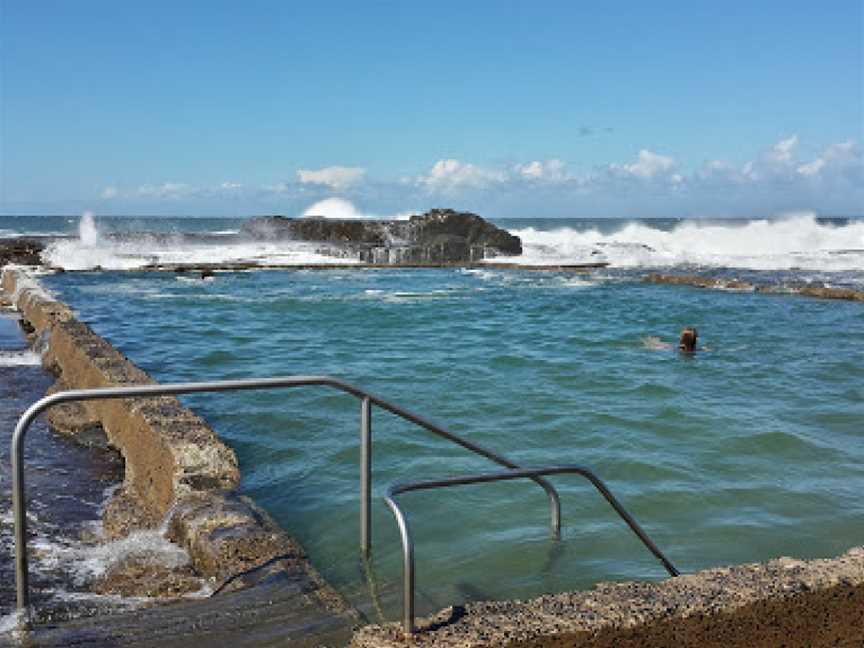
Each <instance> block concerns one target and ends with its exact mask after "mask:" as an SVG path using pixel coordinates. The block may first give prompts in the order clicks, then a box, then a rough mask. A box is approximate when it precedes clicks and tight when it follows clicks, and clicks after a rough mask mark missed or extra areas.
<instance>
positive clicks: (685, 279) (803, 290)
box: [644, 273, 864, 301]
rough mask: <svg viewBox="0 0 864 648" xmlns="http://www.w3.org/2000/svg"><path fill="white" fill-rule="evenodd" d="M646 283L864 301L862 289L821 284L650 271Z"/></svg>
mask: <svg viewBox="0 0 864 648" xmlns="http://www.w3.org/2000/svg"><path fill="white" fill-rule="evenodd" d="M644 281H645V282H646V283H653V284H668V285H675V286H692V287H694V288H706V289H709V290H730V291H739V292H758V293H765V294H773V295H789V294H791V295H803V296H805V297H816V298H817V299H840V300H846V301H864V290H855V289H854V288H832V287H829V286H823V285H795V286H782V285H767V284H754V283H750V282H748V281H741V280H739V279H721V278H714V277H702V276H699V275H677V274H657V273H652V274H649V275H647V276H646V277H645V278H644Z"/></svg>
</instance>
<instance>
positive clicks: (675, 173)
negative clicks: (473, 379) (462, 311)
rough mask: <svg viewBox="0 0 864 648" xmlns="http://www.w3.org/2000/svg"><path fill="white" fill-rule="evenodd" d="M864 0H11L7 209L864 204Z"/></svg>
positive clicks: (0, 183) (292, 210) (0, 51)
mask: <svg viewBox="0 0 864 648" xmlns="http://www.w3.org/2000/svg"><path fill="white" fill-rule="evenodd" d="M862 6H864V3H862V2H861V1H860V0H854V1H846V0H832V1H831V2H826V3H816V2H812V0H808V1H806V2H799V1H798V0H784V1H782V2H773V1H769V0H764V1H760V2H752V1H748V2H743V1H738V0H729V1H727V2H723V3H717V2H707V1H704V2H693V1H692V0H690V1H689V2H671V1H670V2H666V1H662V0H659V1H658V2H616V1H614V0H612V1H609V2H604V3H582V2H572V1H568V2H551V1H549V2H543V1H540V0H537V1H535V2H527V1H526V2H509V1H506V0H498V1H494V2H485V1H480V0H475V1H472V2H464V1H460V2H449V1H446V0H442V1H436V2H434V3H420V2H404V1H402V2H383V1H375V0H365V1H363V2H326V1H323V0H322V1H321V2H317V3H306V2H281V1H277V0H271V1H266V2H265V1H262V0H245V1H244V2H237V1H236V0H231V1H222V0H208V1H206V2H205V1H203V0H201V1H195V0H187V1H185V2H163V1H161V0H148V1H147V2H116V0H112V1H110V2H109V1H102V0H80V1H77V2H72V1H71V0H69V1H57V0H54V1H52V0H44V1H40V2H32V1H30V0H0V214H76V213H80V212H81V211H83V210H90V211H93V212H94V213H96V214H97V215H111V214H128V215H190V216H223V215H224V216H246V215H255V214H271V213H280V214H285V215H289V216H293V215H300V214H303V213H304V212H306V211H307V210H309V209H310V208H311V207H313V206H314V207H315V209H313V211H315V210H316V209H317V210H318V211H320V210H322V209H324V210H326V209H332V210H335V211H336V212H340V213H338V214H335V215H349V216H350V215H370V216H379V217H386V216H389V215H395V214H403V213H406V212H412V213H416V212H422V211H425V210H427V209H429V208H432V207H452V208H455V209H466V210H471V211H475V212H477V213H479V214H481V215H483V216H488V217H491V218H506V217H595V218H596V217H607V216H608V217H619V218H620V217H625V218H630V217H682V216H684V217H700V216H707V217H723V216H738V217H753V216H771V215H774V214H778V213H782V212H786V211H802V210H812V211H815V212H817V213H819V214H822V215H838V216H843V215H864V162H862V147H864V46H862V42H864V15H862V11H864V10H862ZM321 201H327V202H324V203H323V205H322V203H321Z"/></svg>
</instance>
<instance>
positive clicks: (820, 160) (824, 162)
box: [797, 139, 861, 177]
mask: <svg viewBox="0 0 864 648" xmlns="http://www.w3.org/2000/svg"><path fill="white" fill-rule="evenodd" d="M860 159H861V150H860V148H859V147H858V145H857V143H856V142H855V140H851V139H850V140H846V141H845V142H840V143H838V144H832V145H831V146H829V147H828V148H826V149H825V150H824V151H823V152H822V155H820V156H819V157H817V158H816V159H815V160H813V161H812V162H808V163H806V164H802V165H800V166H799V167H798V169H797V171H798V173H800V174H801V175H803V176H809V177H813V176H818V175H820V174H821V173H822V172H823V170H825V168H826V167H828V166H829V165H830V166H835V167H837V166H841V167H843V166H848V165H850V164H855V163H856V162H859V161H860Z"/></svg>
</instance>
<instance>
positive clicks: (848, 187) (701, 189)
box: [95, 134, 864, 217]
mask: <svg viewBox="0 0 864 648" xmlns="http://www.w3.org/2000/svg"><path fill="white" fill-rule="evenodd" d="M800 147H801V143H800V141H799V138H798V136H797V135H795V134H791V135H788V136H785V137H783V138H780V139H779V140H778V141H777V142H775V143H773V144H770V145H768V146H766V147H764V148H763V149H762V150H759V151H756V152H755V153H754V155H753V156H752V157H751V159H749V160H747V161H746V162H743V163H740V162H739V163H737V164H736V163H734V162H731V161H728V160H724V159H721V158H715V159H708V160H706V161H704V162H702V163H701V164H699V165H696V166H695V167H694V166H693V165H692V164H691V165H689V167H688V166H687V165H685V164H684V163H683V162H682V161H680V160H678V159H676V157H675V156H674V154H673V153H672V152H670V151H658V150H650V149H647V148H641V149H639V150H638V151H636V152H634V154H633V157H632V158H630V159H625V160H620V161H614V162H609V163H606V164H599V165H596V166H594V167H592V168H589V169H584V168H583V169H579V168H571V167H570V166H569V165H568V164H567V162H566V161H564V159H563V157H560V156H557V157H550V158H547V159H535V160H526V161H520V162H515V163H514V162H510V163H505V164H498V165H484V164H480V163H476V162H474V161H467V160H459V159H455V158H444V159H440V160H436V161H434V162H431V164H430V165H429V166H428V167H427V170H426V171H422V172H420V173H417V174H415V175H409V176H404V177H402V178H401V179H387V178H384V179H382V178H374V177H369V176H368V175H367V173H366V169H365V168H362V167H349V166H328V167H324V168H320V169H297V170H296V171H295V172H294V174H293V179H286V180H282V181H278V182H274V183H269V184H258V185H256V184H254V183H250V182H241V181H235V180H229V181H224V182H221V183H217V184H215V185H212V186H196V185H193V184H191V183H186V182H181V181H177V180H170V181H166V182H163V183H161V184H142V185H140V186H138V187H132V188H123V187H119V186H117V185H115V184H110V185H107V184H106V185H105V186H103V187H102V188H101V189H100V190H98V191H97V193H96V196H95V198H96V199H98V200H99V201H101V203H103V207H105V209H103V211H108V210H110V209H111V207H112V206H116V208H118V209H119V208H121V207H122V208H125V209H127V210H133V211H134V210H135V209H140V210H142V211H147V212H148V213H153V212H154V210H156V211H158V209H159V206H160V205H163V206H164V207H165V209H166V210H169V209H173V213H177V210H178V208H179V207H180V206H185V207H186V208H187V209H188V210H189V211H206V210H211V211H217V212H218V210H219V206H224V205H227V204H231V205H233V209H235V210H238V211H239V210H242V212H243V213H261V212H265V213H272V212H279V213H286V214H290V215H301V214H302V213H303V210H304V209H305V207H306V206H308V205H309V204H311V203H319V204H323V206H325V207H327V209H328V210H329V211H332V212H334V213H339V212H342V213H346V212H345V205H344V204H340V203H338V202H329V203H322V202H321V201H327V200H332V199H336V198H339V197H341V198H343V199H345V200H349V201H351V202H353V203H355V204H359V205H361V212H358V213H357V214H346V217H361V216H362V214H370V213H371V214H375V213H384V214H392V213H396V212H401V211H406V207H412V208H413V207H418V206H421V207H422V208H423V209H425V208H428V207H433V206H454V207H459V208H465V209H473V210H475V211H478V212H480V213H484V214H489V215H497V216H546V215H548V216H593V217H599V216H670V217H673V216H699V215H706V216H722V215H729V216H751V215H759V214H764V213H766V212H772V211H778V210H790V209H806V210H815V211H819V212H823V213H832V214H848V215H862V213H864V164H862V150H861V146H860V144H859V143H858V142H857V141H855V140H853V139H848V140H845V141H841V142H835V143H831V144H828V145H825V146H823V147H821V150H819V149H817V150H818V151H819V152H818V153H817V154H815V155H813V154H811V155H810V156H809V157H808V156H802V155H801V154H800V152H799V151H800ZM811 150H813V149H811ZM288 178H291V175H290V174H289V175H288ZM334 194H337V195H334ZM420 211H422V209H421V210H420Z"/></svg>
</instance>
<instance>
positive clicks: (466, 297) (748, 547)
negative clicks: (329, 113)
mask: <svg viewBox="0 0 864 648" xmlns="http://www.w3.org/2000/svg"><path fill="white" fill-rule="evenodd" d="M667 229H668V228H667ZM716 271H717V272H719V273H723V272H729V269H728V268H725V267H721V266H718V267H717V268H716ZM736 272H739V271H736ZM740 272H745V270H742V271H740ZM740 272H739V274H740ZM746 272H747V273H749V276H751V278H756V279H761V280H765V281H772V282H773V281H775V280H778V279H781V280H786V279H790V277H791V278H792V279H795V280H801V279H802V278H803V279H806V277H805V275H806V276H808V277H809V276H812V275H813V274H818V273H822V274H819V277H820V278H821V279H822V280H825V279H827V280H828V282H829V283H830V282H831V281H832V280H834V281H835V282H836V283H851V284H857V283H858V282H860V277H861V270H860V268H858V269H857V270H856V268H855V267H854V265H853V267H851V268H849V267H847V268H843V269H841V270H836V271H835V272H837V274H831V273H830V272H827V273H826V272H825V269H824V268H823V269H821V270H818V269H813V270H807V271H795V270H788V269H786V270H784V269H783V267H778V268H775V269H774V270H773V271H772V273H766V271H765V270H760V269H759V267H758V266H756V267H753V265H752V264H751V266H750V267H749V269H747V270H746ZM784 273H785V274H784ZM790 273H791V274H790ZM44 283H45V284H46V285H47V286H48V287H49V288H50V289H52V290H54V291H55V292H56V293H57V294H58V296H59V297H60V298H61V299H63V300H65V301H67V302H68V303H69V304H71V305H72V306H73V307H74V308H75V309H76V311H77V313H78V314H79V316H80V317H81V318H82V319H84V320H85V321H87V322H88V323H90V324H91V326H93V328H94V329H95V330H96V331H97V332H98V333H100V334H101V335H103V336H105V337H106V338H108V339H109V340H110V341H111V342H112V343H114V344H115V345H116V346H117V347H118V348H119V349H120V350H121V351H123V352H124V353H125V354H126V355H128V356H129V357H130V358H132V359H133V360H134V361H135V362H136V363H137V364H139V365H140V366H141V367H143V368H144V369H146V370H147V371H149V372H150V373H151V374H152V375H153V376H154V377H155V378H157V379H158V380H160V381H182V380H200V379H222V378H240V377H253V376H272V375H284V374H309V373H315V374H319V373H326V374H332V375H335V376H338V377H340V378H344V379H346V380H348V381H351V382H354V383H356V384H358V385H361V386H363V387H365V388H368V389H369V390H371V391H373V392H375V393H377V394H379V395H381V396H383V397H385V398H388V399H390V400H393V401H395V402H398V403H400V404H402V405H404V406H406V407H408V408H409V409H412V410H414V411H416V412H417V413H419V414H421V415H423V416H426V417H428V418H431V419H432V420H434V421H436V422H439V423H441V424H443V425H444V426H445V427H448V428H449V429H451V430H452V431H453V432H456V433H458V434H461V435H464V436H466V437H468V438H470V439H471V440H473V441H475V442H477V443H480V444H482V445H485V446H487V447H489V448H491V449H493V450H495V451H498V452H500V453H503V454H504V455H506V456H508V457H509V458H511V459H513V460H515V461H517V462H519V463H521V464H524V465H529V466H543V465H549V464H559V463H580V464H585V465H587V466H589V467H591V468H593V469H594V470H596V472H597V473H598V474H599V475H600V476H601V478H603V479H604V480H605V481H606V482H607V484H608V485H609V486H610V488H611V489H612V490H613V492H615V493H616V495H618V496H619V498H620V499H621V500H622V502H623V503H624V505H625V506H626V507H627V508H628V509H629V510H630V511H631V512H632V513H633V515H634V516H635V517H636V518H637V520H639V521H640V522H641V523H642V525H643V526H644V528H645V529H646V530H647V531H648V533H649V534H650V535H651V536H652V537H653V539H654V540H655V541H656V542H657V544H658V545H659V546H660V547H661V548H662V549H663V550H664V551H665V552H666V553H667V555H668V556H669V558H670V559H671V560H672V561H673V562H674V563H675V564H676V565H677V566H678V567H679V568H680V569H681V570H683V571H694V570H697V569H701V568H703V567H709V566H713V565H722V564H729V563H740V562H747V561H756V560H763V559H767V558H770V557H774V556H779V555H793V556H798V557H817V556H832V555H835V554H837V553H840V552H842V551H844V550H845V549H847V548H849V547H850V546H853V545H856V544H861V542H862V535H861V530H862V528H864V503H862V499H861V497H860V494H861V492H864V425H862V421H864V362H862V361H864V304H861V303H855V302H840V301H820V300H814V299H809V298H803V297H795V296H786V295H764V294H754V293H737V292H718V291H704V290H698V289H691V288H682V287H667V286H656V285H648V284H644V283H642V282H641V273H640V272H639V271H638V270H616V269H610V270H604V271H601V272H600V273H595V274H589V275H584V276H583V275H571V274H561V273H545V272H544V273H536V272H529V271H496V270H470V271H466V270H457V269H453V270H398V269H393V270H376V271H363V270H350V269H346V270H342V271H333V270H327V271H324V270H321V271H269V272H251V273H224V274H218V275H217V276H216V278H215V279H213V280H207V281H201V280H198V279H195V278H192V277H186V276H182V275H173V274H159V275H155V274H134V273H92V274H90V273H83V274H65V275H56V276H51V277H46V278H44ZM685 325H695V326H697V327H698V328H699V331H700V343H701V344H704V345H707V347H708V348H709V349H710V350H708V351H704V352H700V353H697V354H695V355H694V356H692V357H687V356H683V355H680V354H678V353H676V352H673V351H664V350H655V349H654V348H652V346H653V345H652V344H651V343H650V342H646V341H645V340H644V338H647V337H650V336H656V337H659V338H661V339H663V340H665V341H667V342H673V341H675V339H676V335H677V333H678V331H679V330H680V329H681V328H682V327H683V326H685ZM187 402H188V403H189V404H191V405H192V406H193V408H194V409H195V410H196V411H198V412H199V413H201V414H202V415H203V416H204V417H205V418H206V419H207V420H208V421H209V422H210V423H211V425H212V426H213V427H214V428H215V429H216V430H217V431H218V433H219V434H220V436H221V437H222V438H223V439H225V440H226V441H227V442H228V443H229V444H230V445H231V446H232V447H233V448H234V449H235V450H236V451H237V454H238V456H239V458H240V463H241V469H242V474H243V484H242V487H243V489H244V490H245V492H247V493H248V494H250V495H251V496H253V497H254V498H255V500H256V501H258V502H259V503H261V504H262V505H263V506H264V507H265V508H267V509H268V510H269V511H270V512H271V513H272V514H273V515H274V516H275V517H276V519H277V520H278V521H279V522H280V523H281V524H282V525H283V526H284V527H285V528H286V529H288V530H289V531H290V532H291V533H292V534H293V535H295V536H296V537H297V538H298V539H299V540H300V541H301V542H302V544H303V545H304V546H305V547H306V549H307V550H308V552H309V554H310V556H311V558H312V560H313V562H314V564H315V565H316V566H317V567H318V568H319V569H320V570H321V571H322V573H323V574H324V576H325V577H326V578H327V579H329V580H330V581H331V582H332V583H333V584H335V585H336V586H337V587H339V588H340V589H342V590H343V591H344V592H345V593H346V594H347V595H348V596H349V597H350V598H351V600H352V602H354V603H355V604H357V605H358V606H360V607H362V608H363V609H364V610H365V611H366V612H367V614H369V616H370V618H372V619H375V618H376V615H377V612H376V611H375V610H376V606H375V604H374V603H373V602H372V601H371V600H370V597H369V596H368V594H367V590H366V586H365V585H364V584H363V570H362V568H361V565H360V562H359V560H358V542H359V528H358V526H359V525H358V518H359V509H358V471H359V469H358V427H359V405H358V403H357V401H356V400H354V399H353V398H352V397H350V396H346V395H342V394H338V393H335V392H331V391H327V390H325V389H322V388H303V389H298V390H293V391H280V392H266V393H261V392H259V393H244V394H220V395H213V396H199V397H195V398H189V399H187ZM373 428H374V433H373V436H374V491H373V492H374V510H373V524H374V541H373V542H374V569H373V574H374V577H375V582H376V584H377V589H378V594H379V595H380V597H381V610H382V611H383V614H384V615H385V616H386V617H388V618H396V617H397V615H398V613H399V598H398V597H399V589H398V588H399V578H400V574H401V569H400V555H399V543H398V537H397V533H396V528H395V524H394V522H393V519H392V517H391V515H390V513H389V512H388V511H387V509H386V507H385V506H384V504H383V502H382V500H381V496H382V494H383V492H384V490H385V489H386V487H387V486H388V485H389V484H391V483H393V482H394V481H398V480H411V479H420V478H431V477H442V476H448V475H456V474H463V473H469V472H477V471H485V470H488V469H495V468H496V466H495V465H494V464H491V463H490V462H489V461H488V460H484V459H482V458H479V457H476V456H473V455H471V454H470V453H468V452H467V451H465V450H463V449H460V448H458V447H455V446H452V445H449V444H448V443H447V442H445V441H443V440H440V439H437V438H433V437H431V436H430V435H429V434H428V433H426V432H424V431H422V430H420V429H418V428H415V427H412V426H411V425H409V424H407V423H405V422H403V421H400V420H398V419H395V418H394V417H392V416H391V415H389V414H386V413H384V412H381V411H378V410H376V411H375V413H374V415H373ZM554 483H555V485H556V486H557V487H558V488H559V490H560V492H561V495H562V504H563V532H562V540H561V542H560V543H555V542H553V541H552V540H550V537H549V528H548V518H549V511H548V506H547V502H546V499H545V496H544V494H543V492H542V491H541V490H540V489H539V488H537V487H536V485H534V484H532V483H530V482H525V483H508V484H495V485H482V486H471V487H462V488H459V489H448V490H442V491H437V492H433V493H412V494H407V495H404V496H402V498H401V500H400V501H401V502H402V503H403V504H404V508H405V509H406V510H407V511H408V512H409V516H410V521H411V525H412V530H413V532H414V535H415V538H416V558H417V566H418V575H417V586H418V608H419V610H420V611H421V612H423V611H430V610H433V609H438V608H440V607H442V606H445V605H449V604H453V603H457V602H462V601H465V600H468V599H472V598H504V597H529V596H534V595H539V594H541V593H543V592H550V591H561V590H569V589H575V588H581V587H586V586H590V585H592V584H593V583H596V582H597V581H601V580H610V579H613V580H614V579H631V578H661V577H663V576H664V575H665V571H664V570H663V568H662V566H660V565H659V564H658V563H657V561H656V560H655V559H654V558H653V556H651V555H650V554H649V553H648V552H647V551H646V550H645V549H644V547H642V546H641V544H639V542H638V540H637V539H636V538H635V537H634V536H633V535H632V534H631V533H630V532H629V531H628V530H627V528H626V527H625V526H624V524H623V523H622V522H621V521H620V520H619V519H618V518H617V517H616V516H615V515H614V513H613V512H612V511H611V510H610V509H609V507H608V505H607V504H606V503H605V501H604V500H603V499H602V498H601V497H600V496H599V495H598V494H597V493H596V492H594V491H593V490H592V489H591V488H590V486H589V485H588V484H587V483H586V482H585V481H584V480H580V478H578V477H575V476H573V477H556V478H554Z"/></svg>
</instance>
